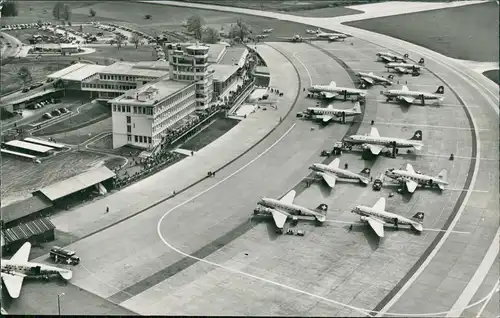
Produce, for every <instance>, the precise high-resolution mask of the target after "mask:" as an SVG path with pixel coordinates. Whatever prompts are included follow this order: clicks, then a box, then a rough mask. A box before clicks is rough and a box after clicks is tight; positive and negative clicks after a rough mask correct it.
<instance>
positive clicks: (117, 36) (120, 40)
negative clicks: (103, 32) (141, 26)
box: [113, 34, 123, 49]
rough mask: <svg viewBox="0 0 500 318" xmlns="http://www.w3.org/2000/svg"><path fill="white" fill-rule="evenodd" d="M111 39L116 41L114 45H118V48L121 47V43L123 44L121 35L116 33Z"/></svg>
mask: <svg viewBox="0 0 500 318" xmlns="http://www.w3.org/2000/svg"><path fill="white" fill-rule="evenodd" d="M113 40H114V43H116V46H117V47H118V49H120V48H121V47H122V44H123V35H121V34H117V35H116V36H115V38H114V39H113Z"/></svg>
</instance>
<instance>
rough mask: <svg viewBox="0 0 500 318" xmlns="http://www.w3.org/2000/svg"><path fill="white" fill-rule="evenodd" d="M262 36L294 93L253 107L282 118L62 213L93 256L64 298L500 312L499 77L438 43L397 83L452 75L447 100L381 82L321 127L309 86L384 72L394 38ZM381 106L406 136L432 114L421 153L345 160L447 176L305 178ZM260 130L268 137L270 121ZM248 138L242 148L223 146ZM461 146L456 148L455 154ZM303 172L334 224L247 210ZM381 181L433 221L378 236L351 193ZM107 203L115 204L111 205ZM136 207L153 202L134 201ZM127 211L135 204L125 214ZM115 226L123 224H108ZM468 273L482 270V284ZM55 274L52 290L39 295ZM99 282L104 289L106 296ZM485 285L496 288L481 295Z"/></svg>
mask: <svg viewBox="0 0 500 318" xmlns="http://www.w3.org/2000/svg"><path fill="white" fill-rule="evenodd" d="M256 50H257V52H259V53H260V54H261V55H262V57H263V58H264V59H265V60H266V62H267V63H268V66H269V69H270V73H271V85H272V86H273V87H275V88H278V89H280V91H282V92H284V93H285V96H284V98H283V99H281V100H280V102H279V103H278V109H277V110H272V109H268V110H267V111H266V112H267V113H265V112H264V111H259V112H257V113H255V114H252V115H250V116H249V118H248V119H247V120H250V121H248V122H250V123H251V120H252V117H254V118H258V119H259V120H262V122H259V124H260V125H264V123H265V124H266V125H268V126H269V127H270V126H271V124H273V125H274V123H279V125H278V126H277V128H276V129H274V130H272V132H271V133H270V134H269V135H267V136H266V138H265V139H263V141H261V142H260V143H259V144H257V145H256V146H255V147H253V148H252V149H251V150H249V151H247V152H246V153H244V154H243V155H242V156H240V157H239V158H238V159H237V160H235V161H233V162H232V163H231V164H229V165H228V166H226V167H224V168H223V169H221V170H220V171H217V173H216V176H215V177H213V178H207V179H205V180H203V181H201V182H199V183H197V184H195V185H194V186H191V187H189V188H188V189H186V190H185V191H182V192H178V194H177V195H175V196H170V194H171V193H172V191H173V190H178V191H179V190H180V189H181V188H184V186H182V187H181V186H180V185H178V184H177V183H176V182H175V181H177V179H178V178H179V176H180V175H181V171H180V170H179V169H177V170H176V168H174V167H175V166H174V167H172V168H169V169H167V170H164V171H162V172H160V173H159V174H158V176H153V177H152V178H150V180H149V181H148V180H144V181H142V183H141V182H139V183H137V184H136V185H134V186H132V187H130V188H128V190H127V189H126V190H125V192H123V193H122V192H118V193H116V194H113V195H111V196H108V197H107V198H105V199H104V200H101V201H106V202H95V203H92V204H91V206H90V208H89V207H87V208H82V209H81V210H80V211H74V213H76V214H74V215H69V214H67V215H63V216H60V217H58V218H57V219H55V220H54V222H55V223H56V225H57V226H58V228H60V229H64V230H66V231H67V232H69V233H71V234H73V235H75V236H76V237H77V240H76V242H75V243H73V244H71V245H70V246H69V248H70V249H74V250H76V251H78V254H79V255H80V257H81V258H82V263H81V265H79V266H78V267H75V268H74V277H73V279H72V281H71V285H67V286H65V287H64V289H68V292H67V295H66V296H65V297H67V298H68V300H67V302H64V303H63V304H64V305H65V306H66V307H63V308H64V309H65V310H67V313H72V314H85V313H87V314H92V313H94V312H96V311H92V310H91V309H89V307H91V306H92V305H91V304H94V305H93V306H94V307H97V306H99V307H97V308H100V307H101V306H102V308H103V309H102V312H105V313H109V314H128V313H129V312H128V311H129V310H130V311H132V312H135V313H137V314H141V315H165V314H169V315H294V316H359V315H366V314H370V312H371V315H376V314H377V312H379V311H382V312H383V313H386V314H388V315H389V314H391V315H396V314H397V315H402V316H408V315H417V316H421V315H424V314H432V316H444V315H446V314H447V312H448V311H449V310H450V308H453V309H455V310H460V312H459V314H460V313H463V314H464V315H465V316H476V315H477V314H479V313H480V312H481V313H482V315H484V316H498V314H499V309H498V305H497V304H498V302H496V300H498V294H495V295H494V296H493V293H491V295H492V296H493V297H490V298H487V297H488V295H489V293H490V292H491V291H492V290H494V289H495V288H496V286H498V285H495V284H498V283H497V282H498V259H496V261H493V262H494V264H493V266H491V267H489V266H488V267H487V268H485V269H482V271H481V272H480V270H481V268H483V266H485V265H484V264H485V260H486V263H488V262H489V261H491V260H490V259H489V258H491V252H490V249H491V246H494V244H495V241H494V238H495V237H497V238H498V224H499V217H498V211H499V203H498V193H499V174H498V153H499V145H498V140H499V134H498V108H496V109H494V108H492V107H490V104H491V102H489V101H491V99H492V98H495V97H494V96H493V94H492V92H491V91H488V90H487V89H486V87H484V86H482V85H481V82H479V81H477V80H476V81H475V82H474V81H473V80H472V79H471V78H472V77H471V76H469V77H466V76H458V75H457V72H458V71H456V70H453V68H452V67H449V66H447V65H444V64H442V63H439V62H436V61H433V60H432V58H427V56H426V69H424V70H423V71H422V74H421V75H420V76H419V77H411V76H408V75H404V76H398V75H396V76H395V78H394V81H395V87H396V88H399V87H400V85H402V84H404V85H407V86H408V87H409V88H410V89H412V90H421V91H429V92H434V91H435V90H436V88H437V87H438V86H439V85H444V86H445V96H446V98H445V100H444V102H442V103H441V105H440V106H434V105H426V106H420V105H412V106H410V107H408V106H400V105H398V104H393V103H386V102H385V99H384V98H383V97H382V96H381V95H380V94H379V91H380V90H383V89H384V88H381V87H379V86H375V87H373V88H371V89H369V95H368V96H367V98H366V105H365V106H364V110H365V112H364V115H363V116H360V118H356V119H355V122H354V123H352V124H351V123H350V122H349V119H348V124H346V125H342V124H338V123H333V124H330V125H329V126H327V127H320V126H318V125H317V124H315V123H313V122H309V121H304V120H301V119H297V118H295V116H294V114H295V113H296V112H298V111H301V110H304V109H305V108H307V107H310V106H314V105H315V104H316V100H313V99H309V98H306V92H305V91H304V89H306V88H307V87H309V86H311V85H312V84H327V83H329V82H330V81H332V80H334V81H335V82H336V83H337V85H338V86H348V87H353V85H354V83H355V80H356V79H355V78H354V77H353V72H358V71H364V72H369V71H373V72H374V73H376V74H382V75H384V76H386V75H387V73H385V69H384V65H383V64H382V63H380V62H377V61H376V57H375V53H376V52H379V51H386V50H387V48H386V47H383V46H382V45H381V44H375V43H372V42H366V41H363V40H360V39H358V38H349V39H347V40H346V41H345V42H338V43H313V44H305V43H298V44H292V43H281V42H270V43H267V44H258V45H256ZM410 57H411V58H412V59H413V60H415V61H416V60H418V58H419V57H420V56H419V53H418V52H417V53H415V52H411V54H410ZM479 88H480V89H481V90H479ZM496 98H498V96H496ZM334 106H335V107H338V108H346V109H347V108H351V107H352V103H351V102H341V101H335V102H334ZM266 118H267V119H266ZM269 118H271V119H272V120H271V119H269ZM278 118H279V119H281V120H279V119H278ZM371 120H374V123H375V124H374V126H375V127H377V128H378V130H379V131H380V134H381V136H396V137H402V138H405V137H406V138H409V137H411V136H412V135H413V133H414V131H415V130H422V131H423V142H424V145H425V146H424V149H423V150H422V151H421V152H419V153H418V154H417V155H414V154H401V155H400V156H398V157H397V158H396V159H389V158H386V157H382V156H381V157H379V158H377V159H376V160H374V161H364V160H362V159H361V155H360V153H359V152H352V153H344V154H343V155H342V156H341V157H340V161H341V165H344V163H348V164H349V170H352V171H355V172H358V171H361V170H362V169H363V168H365V167H370V168H371V169H372V172H371V173H372V176H374V177H376V176H378V175H379V174H380V173H382V172H384V171H385V170H386V169H388V168H397V167H400V166H401V165H403V164H404V163H407V162H408V163H411V164H412V165H413V166H414V168H415V169H416V170H420V171H421V172H422V173H425V174H429V175H435V174H437V173H438V172H439V171H440V170H441V169H443V168H444V169H447V170H448V178H449V180H448V181H449V183H450V186H449V188H448V189H447V190H445V191H443V192H442V193H440V192H438V191H434V190H424V189H419V190H417V191H416V192H415V193H414V194H413V195H412V196H406V195H400V194H398V193H396V194H395V195H394V196H393V197H389V194H390V193H391V192H395V190H396V188H394V187H390V186H386V187H384V188H383V189H382V191H380V192H374V191H372V189H371V187H370V186H369V187H363V186H360V185H358V184H355V183H348V182H338V183H337V186H336V187H335V189H333V190H328V188H327V187H326V186H325V184H324V183H323V182H314V183H313V184H312V185H311V186H310V187H306V186H305V180H304V178H306V177H308V175H309V170H308V167H309V166H310V164H312V163H317V162H322V161H324V160H325V159H324V158H322V157H320V156H319V153H320V152H321V150H322V149H328V150H330V149H331V147H332V145H333V143H334V142H335V141H338V140H341V139H342V138H343V137H344V136H345V135H346V134H355V133H360V134H362V133H368V132H369V131H370V128H371V127H372V125H371V124H370V121H371ZM248 122H247V123H248ZM244 124H245V121H244V122H242V123H240V124H239V125H238V126H236V127H235V128H233V129H232V130H231V131H230V132H228V133H227V134H226V135H224V136H222V137H221V138H219V139H218V140H217V141H216V142H214V143H213V144H211V145H209V146H207V147H205V148H203V149H202V150H201V151H200V152H199V153H196V154H195V156H193V157H189V158H188V159H189V161H188V160H185V161H183V162H184V163H182V165H185V166H186V167H187V166H188V165H190V166H189V167H193V168H192V170H189V171H191V172H192V173H191V174H192V176H187V177H186V180H184V181H183V182H184V183H186V184H188V183H190V182H191V181H192V180H191V179H193V180H194V179H196V178H197V176H198V175H203V174H206V171H209V170H208V169H212V167H211V166H209V165H210V164H212V163H211V162H209V161H210V160H209V159H208V154H213V153H214V150H213V149H218V150H222V149H223V146H222V144H224V143H227V144H229V143H230V142H231V143H232V144H233V147H234V148H237V149H240V148H242V146H241V145H234V144H235V143H236V144H237V143H239V140H240V139H238V138H240V137H239V136H240V135H241V132H242V131H243V129H247V128H242V127H246V126H244ZM240 125H241V126H240ZM255 125H256V126H255V127H258V124H257V123H256V122H255ZM268 126H266V129H267V127H268ZM262 127H264V126H262ZM255 130H256V133H258V134H261V135H262V137H264V135H265V132H264V128H261V130H259V131H257V129H255ZM268 130H270V129H268ZM248 138H250V137H248ZM245 142H248V143H250V139H249V140H248V141H241V143H242V144H244V143H245ZM238 147H239V148H238ZM211 149H212V150H211ZM236 153H237V151H235V150H234V149H233V152H231V153H226V154H224V153H222V152H221V153H220V157H221V158H224V159H229V158H233V157H235V156H236ZM450 154H454V156H455V160H452V161H451V160H449V157H450ZM224 156H225V157H224ZM331 160H332V159H331V158H330V159H326V162H329V161H331ZM228 161H229V160H228ZM213 165H214V166H220V165H219V164H218V163H215V162H214V163H213ZM179 166H180V164H179ZM204 169H205V170H204ZM184 171H185V170H184ZM152 180H154V181H155V182H153V181H152ZM153 185H156V187H153ZM292 187H293V188H294V189H296V190H297V193H298V197H297V199H296V203H297V204H300V205H303V206H306V207H309V208H315V207H316V206H318V205H319V204H320V203H326V204H327V205H328V206H329V210H328V215H327V218H328V222H326V223H325V224H324V225H323V226H320V227H316V226H314V225H313V224H312V223H311V224H309V223H307V222H300V223H299V225H298V226H297V228H299V229H303V230H305V233H306V234H305V236H304V237H298V236H287V235H283V236H277V235H276V234H275V231H274V226H273V224H272V221H271V220H268V221H265V220H261V219H255V218H251V214H252V210H253V208H254V207H255V204H256V203H257V201H258V199H259V198H261V197H262V196H266V197H273V198H279V197H281V196H282V195H283V194H285V193H286V192H288V191H289V190H290V189H291V188H292ZM169 196H170V197H169ZM381 196H383V197H386V198H387V199H386V200H387V210H388V211H390V212H394V213H398V214H401V215H403V216H406V217H411V216H412V215H414V214H415V213H417V212H424V213H425V220H424V227H425V229H424V231H423V232H422V233H421V234H416V233H414V232H413V231H411V230H405V229H403V228H401V229H399V230H393V229H392V228H391V227H387V228H386V237H385V238H384V239H382V240H379V239H378V238H377V237H376V236H375V235H374V234H373V232H372V230H371V229H370V228H368V227H367V226H365V225H360V224H358V218H357V217H356V216H354V215H353V214H352V213H351V212H350V211H351V209H352V208H353V207H354V206H356V205H359V204H362V205H367V206H369V205H373V204H374V203H375V202H376V200H377V199H378V198H379V197H381ZM127 197H128V198H127ZM167 197H169V198H168V199H167ZM134 199H135V200H137V201H136V203H135V204H132V200H134ZM107 204H109V205H110V206H111V207H112V210H113V211H111V213H109V215H106V216H104V215H103V213H102V212H101V211H103V207H104V206H105V205H107ZM136 211H142V213H140V214H137V215H135V216H133V215H134V213H135V212H136ZM72 213H73V212H72ZM76 216H78V217H77V218H75V217H76ZM124 216H127V217H130V218H128V219H125V220H124V221H122V222H120V223H117V224H115V223H116V222H117V221H118V220H120V219H121V218H123V217H124ZM75 219H78V222H75V221H74V220H75ZM113 224H115V225H114V226H111V225H113ZM351 224H353V229H352V230H349V226H350V225H351ZM105 226H111V227H109V228H107V229H105V230H103V231H101V230H100V229H102V228H103V227H105ZM64 227H65V228H64ZM447 230H449V231H447ZM492 241H493V243H491V242H492ZM497 243H498V242H497ZM485 256H486V257H485ZM493 257H495V258H496V254H493ZM38 261H45V256H44V257H42V258H39V259H38ZM478 272H480V274H479V275H482V274H484V276H482V279H477V278H475V277H476V275H478ZM471 282H474V283H475V284H476V283H478V284H479V285H478V286H477V287H478V288H476V289H477V291H476V290H474V289H473V288H472V287H471ZM35 285H36V286H35ZM79 289H83V290H85V291H86V292H83V291H79ZM43 290H49V291H48V292H47V293H46V294H47V295H50V297H52V298H50V297H49V296H47V295H41V296H38V295H37V293H41V294H43V292H42V291H43ZM54 290H61V288H60V286H57V284H56V283H47V284H43V285H37V284H27V285H26V286H24V289H23V296H24V297H21V298H20V299H18V300H16V302H12V303H10V304H7V305H8V306H7V308H6V309H7V310H8V311H9V313H13V314H15V313H27V310H28V309H29V310H30V311H31V312H32V313H38V314H54V313H56V309H57V307H56V305H54V302H55V300H54V296H53V295H56V294H57V292H54ZM471 291H474V292H471ZM87 292H89V293H87ZM65 293H66V292H65ZM468 293H472V294H471V295H468ZM94 295H96V296H99V298H100V299H101V300H99V301H100V303H99V304H98V305H95V303H93V302H95V301H96V300H95V299H93V297H94ZM468 296H470V297H468ZM80 297H81V301H77V299H79V298H80ZM56 298H57V297H56ZM102 299H106V300H107V301H103V300H102ZM483 299H486V302H480V303H478V304H476V305H474V303H475V302H477V301H479V300H483ZM483 304H484V305H485V307H484V308H482V305H483ZM116 305H119V306H116ZM70 306H71V307H70ZM464 307H468V308H465V310H464ZM65 312H66V311H65Z"/></svg>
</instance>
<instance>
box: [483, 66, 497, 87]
mask: <svg viewBox="0 0 500 318" xmlns="http://www.w3.org/2000/svg"><path fill="white" fill-rule="evenodd" d="M483 75H484V76H486V77H487V78H489V79H490V80H492V81H493V82H495V83H497V85H498V70H491V71H486V72H484V73H483Z"/></svg>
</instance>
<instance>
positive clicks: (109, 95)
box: [99, 92, 123, 98]
mask: <svg viewBox="0 0 500 318" xmlns="http://www.w3.org/2000/svg"><path fill="white" fill-rule="evenodd" d="M122 94H123V93H121V92H99V97H100V98H115V97H118V96H121V95H122Z"/></svg>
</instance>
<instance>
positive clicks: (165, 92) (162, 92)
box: [109, 79, 194, 106]
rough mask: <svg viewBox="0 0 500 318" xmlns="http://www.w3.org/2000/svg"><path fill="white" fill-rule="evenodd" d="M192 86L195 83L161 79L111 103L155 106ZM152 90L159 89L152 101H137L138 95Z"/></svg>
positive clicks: (127, 93)
mask: <svg viewBox="0 0 500 318" xmlns="http://www.w3.org/2000/svg"><path fill="white" fill-rule="evenodd" d="M190 85H194V82H179V81H172V80H169V79H161V80H159V81H157V82H153V83H148V84H146V85H144V86H142V87H140V88H138V89H133V90H130V91H128V92H126V93H125V94H123V95H121V96H119V97H117V98H115V99H113V100H111V101H109V103H112V104H120V105H137V106H154V105H156V104H157V103H159V102H161V101H163V100H165V99H166V98H168V97H169V96H171V95H173V94H175V93H176V92H178V91H180V90H181V89H183V88H186V87H188V86H190ZM151 89H157V90H158V93H157V95H153V97H152V98H151V99H148V100H146V101H139V100H137V99H136V95H137V93H139V94H140V93H143V92H146V91H148V90H151Z"/></svg>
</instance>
